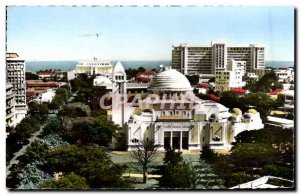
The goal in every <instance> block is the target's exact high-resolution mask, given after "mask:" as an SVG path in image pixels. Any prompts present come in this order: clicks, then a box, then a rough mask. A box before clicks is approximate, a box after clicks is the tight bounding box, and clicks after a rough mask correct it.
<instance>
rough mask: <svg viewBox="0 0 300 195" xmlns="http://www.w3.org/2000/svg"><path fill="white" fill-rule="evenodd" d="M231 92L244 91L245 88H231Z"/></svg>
mask: <svg viewBox="0 0 300 195" xmlns="http://www.w3.org/2000/svg"><path fill="white" fill-rule="evenodd" d="M231 92H234V93H246V92H247V90H245V89H241V88H231Z"/></svg>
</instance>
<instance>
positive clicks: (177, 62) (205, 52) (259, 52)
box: [172, 42, 265, 75]
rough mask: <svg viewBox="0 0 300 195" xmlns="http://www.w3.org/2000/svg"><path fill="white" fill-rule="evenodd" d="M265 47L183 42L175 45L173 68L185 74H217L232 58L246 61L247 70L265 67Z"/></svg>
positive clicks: (224, 68)
mask: <svg viewBox="0 0 300 195" xmlns="http://www.w3.org/2000/svg"><path fill="white" fill-rule="evenodd" d="M264 55H265V48H264V47H263V46H260V45H255V44H250V45H249V46H233V47H232V46H228V45H227V44H226V43H225V42H219V43H218V42H212V44H211V45H210V46H192V45H187V44H181V45H179V46H173V50H172V68H174V69H176V70H178V71H179V72H181V73H183V74H184V75H198V74H215V71H218V70H226V67H227V64H228V63H229V61H230V60H235V61H246V66H245V67H246V69H245V70H246V71H253V70H263V69H264V68H265V56H264Z"/></svg>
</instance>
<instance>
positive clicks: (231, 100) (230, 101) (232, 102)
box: [219, 91, 245, 109]
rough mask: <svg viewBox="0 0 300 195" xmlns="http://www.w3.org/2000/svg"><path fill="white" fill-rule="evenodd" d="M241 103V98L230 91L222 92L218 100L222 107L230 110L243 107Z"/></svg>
mask: <svg viewBox="0 0 300 195" xmlns="http://www.w3.org/2000/svg"><path fill="white" fill-rule="evenodd" d="M243 101H244V98H243V97H240V96H239V95H237V94H236V93H233V92H231V91H225V92H223V93H222V94H221V96H220V100H219V102H220V104H223V105H224V106H226V107H228V108H231V109H232V108H242V107H244V105H245V103H244V102H243Z"/></svg>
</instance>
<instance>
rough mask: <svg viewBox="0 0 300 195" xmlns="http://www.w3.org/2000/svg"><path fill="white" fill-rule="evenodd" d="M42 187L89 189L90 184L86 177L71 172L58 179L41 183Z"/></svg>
mask: <svg viewBox="0 0 300 195" xmlns="http://www.w3.org/2000/svg"><path fill="white" fill-rule="evenodd" d="M41 189H56V190H86V189H89V185H88V184H87V182H86V179H85V178H84V177H81V176H79V175H76V174H75V173H74V172H71V173H68V174H66V175H64V176H62V177H61V178H59V179H58V180H52V181H48V182H45V183H43V184H42V185H41Z"/></svg>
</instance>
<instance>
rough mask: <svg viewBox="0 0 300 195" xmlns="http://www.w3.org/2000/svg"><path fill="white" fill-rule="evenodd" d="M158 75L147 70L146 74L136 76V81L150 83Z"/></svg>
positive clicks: (141, 73)
mask: <svg viewBox="0 0 300 195" xmlns="http://www.w3.org/2000/svg"><path fill="white" fill-rule="evenodd" d="M155 75H156V72H154V71H152V70H147V71H145V72H139V73H137V75H136V80H137V81H139V82H142V83H148V82H150V81H151V79H152V78H153V77H154V76H155Z"/></svg>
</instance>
